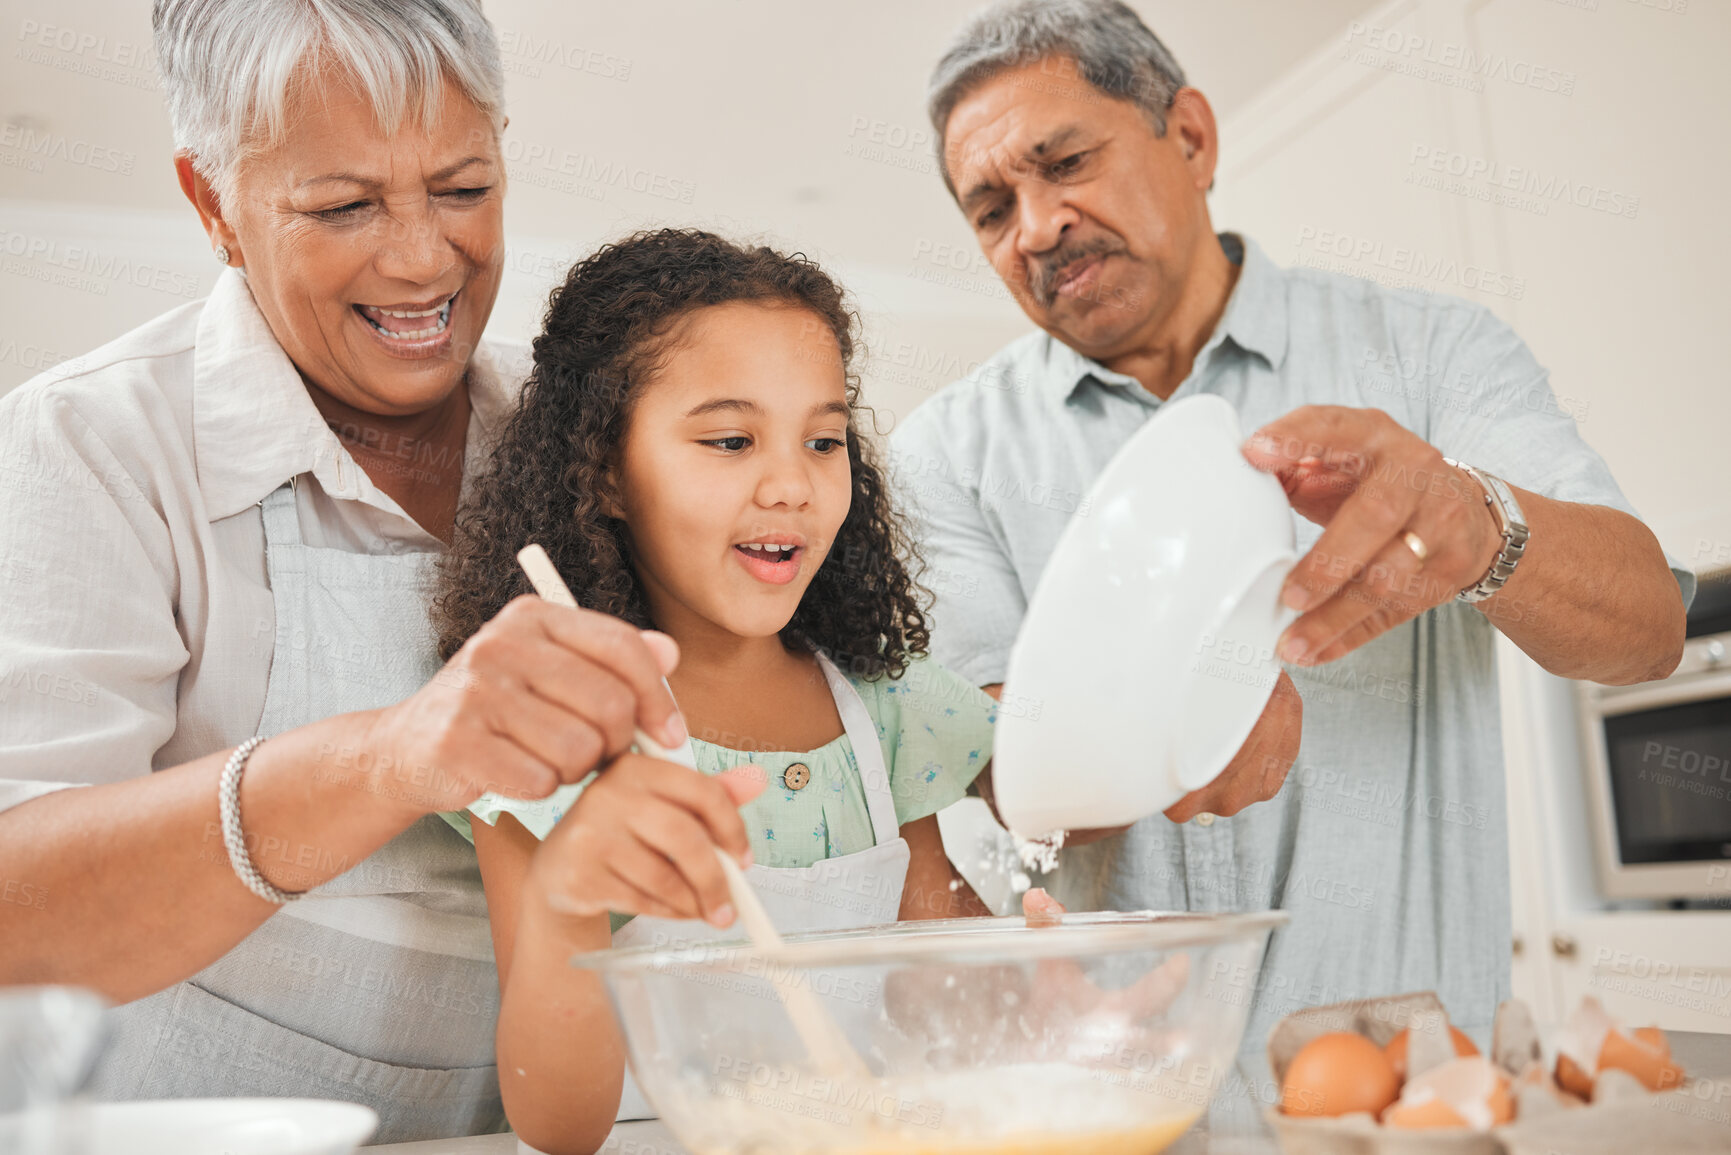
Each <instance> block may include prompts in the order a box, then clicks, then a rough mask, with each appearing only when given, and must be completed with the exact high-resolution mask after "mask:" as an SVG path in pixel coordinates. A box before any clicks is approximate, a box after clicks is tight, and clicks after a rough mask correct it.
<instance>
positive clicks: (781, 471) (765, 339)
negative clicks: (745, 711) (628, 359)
mask: <svg viewBox="0 0 1731 1155" xmlns="http://www.w3.org/2000/svg"><path fill="white" fill-rule="evenodd" d="M846 389H847V380H846V374H845V372H844V371H843V368H842V361H841V351H840V347H839V345H838V344H837V342H836V338H835V334H834V333H832V332H831V331H830V327H829V325H828V324H827V323H825V322H824V320H823V319H822V318H820V317H818V316H817V315H816V314H815V313H812V312H811V311H810V310H808V309H805V308H802V307H799V306H797V305H787V304H776V303H766V302H756V301H735V302H729V303H727V304H724V305H712V306H708V307H706V308H703V309H699V310H698V311H696V312H695V313H692V314H691V315H690V316H688V317H686V318H684V319H682V320H681V321H680V322H679V324H678V326H677V328H676V329H675V332H674V340H673V341H672V343H671V344H670V346H669V347H668V348H667V349H666V350H665V351H664V352H663V353H662V355H661V357H660V358H658V360H657V368H656V369H655V371H654V373H653V375H652V376H651V378H650V380H649V381H648V382H647V383H646V384H645V385H643V386H642V387H641V389H640V392H639V395H638V396H637V397H636V398H635V399H634V400H633V402H632V405H631V410H630V414H629V418H628V421H627V431H626V435H625V438H624V441H623V444H622V446H621V453H620V457H619V464H618V466H617V468H616V471H615V477H616V482H617V504H618V506H619V512H620V514H621V515H622V516H623V518H624V520H625V522H626V525H627V526H628V527H629V529H630V534H631V542H632V549H633V554H634V558H633V560H634V562H635V565H636V570H637V575H638V578H639V580H640V581H641V582H642V583H643V589H644V593H645V596H646V598H647V600H648V604H649V609H650V613H651V615H652V616H653V617H654V619H655V622H656V624H657V625H658V626H659V627H660V628H662V629H664V630H667V631H668V632H670V633H672V634H674V636H676V637H677V636H679V634H681V633H682V632H685V630H687V629H697V630H703V629H705V628H707V627H706V623H707V626H718V627H720V628H721V629H723V630H725V631H726V632H728V633H731V634H734V635H736V636H739V637H767V636H771V635H774V634H776V633H779V632H780V631H781V629H782V628H783V627H785V626H786V625H787V623H788V621H789V620H790V619H791V618H792V617H793V614H794V611H795V610H796V609H797V608H798V607H799V602H800V598H801V597H802V596H803V595H804V594H805V590H806V587H807V586H809V585H810V584H811V579H812V576H813V575H814V574H816V573H817V570H818V567H819V566H821V565H822V564H823V562H824V558H825V557H827V556H828V554H829V549H830V545H831V544H832V543H833V542H834V541H835V536H836V533H837V532H838V531H839V530H840V528H841V525H842V522H843V521H844V520H845V519H846V517H847V513H848V507H849V505H850V503H851V500H852V492H853V481H852V472H851V469H850V467H849V464H848V450H847V429H848V403H847V392H846Z"/></svg>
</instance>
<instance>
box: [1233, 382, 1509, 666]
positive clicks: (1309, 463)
mask: <svg viewBox="0 0 1731 1155" xmlns="http://www.w3.org/2000/svg"><path fill="white" fill-rule="evenodd" d="M1244 456H1245V458H1246V460H1248V461H1249V462H1250V464H1252V465H1254V466H1255V467H1256V468H1258V469H1261V470H1264V471H1265V472H1268V473H1272V474H1274V475H1275V476H1276V477H1277V478H1279V480H1280V483H1281V485H1282V486H1283V487H1285V489H1286V495H1287V497H1288V499H1289V500H1290V501H1291V502H1292V507H1293V508H1294V509H1296V510H1297V511H1298V512H1299V513H1300V514H1302V515H1303V516H1304V517H1306V518H1308V519H1309V520H1310V521H1313V522H1315V523H1316V524H1318V525H1320V526H1323V527H1324V529H1323V534H1322V537H1321V538H1320V539H1319V540H1318V541H1317V543H1316V545H1315V547H1314V548H1312V549H1311V551H1310V552H1309V553H1308V554H1306V555H1305V556H1304V557H1303V558H1301V559H1300V560H1299V563H1298V565H1297V566H1295V567H1294V568H1293V571H1292V574H1291V576H1289V577H1288V578H1287V579H1286V588H1285V589H1284V590H1283V591H1282V594H1281V598H1282V600H1283V601H1284V602H1285V603H1286V605H1287V606H1289V607H1291V608H1292V609H1295V610H1299V611H1301V612H1302V613H1303V616H1302V617H1300V618H1299V619H1298V620H1297V621H1296V622H1294V623H1293V624H1292V626H1291V627H1290V628H1289V629H1288V630H1287V631H1286V634H1285V636H1284V637H1283V638H1282V639H1281V642H1280V656H1281V658H1282V660H1284V661H1288V662H1291V663H1293V664H1294V665H1299V666H1314V665H1319V664H1321V663H1323V662H1332V661H1333V660H1334V659H1336V658H1338V657H1341V656H1342V655H1344V654H1347V653H1349V652H1351V651H1352V650H1355V649H1357V648H1358V647H1359V646H1362V645H1363V644H1364V643H1366V642H1368V641H1370V640H1371V639H1372V638H1374V637H1376V636H1377V635H1378V634H1381V633H1383V632H1385V631H1387V630H1389V629H1392V628H1394V627H1395V626H1398V625H1400V624H1401V623H1402V622H1405V621H1408V620H1410V619H1412V618H1415V617H1417V616H1418V615H1419V614H1421V613H1423V612H1424V611H1425V610H1428V609H1430V608H1431V607H1433V606H1438V605H1441V604H1442V603H1444V602H1446V601H1450V600H1452V599H1453V598H1454V597H1455V595H1456V594H1458V593H1460V591H1461V590H1463V589H1466V588H1467V587H1468V586H1471V585H1473V584H1474V583H1476V582H1477V581H1478V580H1479V579H1480V578H1482V577H1484V576H1485V574H1486V573H1488V572H1489V571H1490V568H1491V563H1492V562H1493V561H1495V560H1496V557H1497V553H1498V551H1499V550H1500V549H1501V548H1502V535H1501V534H1500V533H1499V532H1498V528H1497V522H1496V518H1495V516H1494V515H1493V514H1492V513H1491V511H1490V510H1489V508H1488V507H1487V506H1486V505H1485V493H1484V489H1483V488H1482V487H1481V486H1480V485H1479V483H1478V482H1476V481H1474V480H1473V479H1472V477H1471V476H1470V475H1469V474H1467V473H1464V472H1462V471H1461V470H1459V469H1456V468H1454V467H1453V466H1451V465H1448V464H1446V463H1445V462H1444V461H1443V455H1442V453H1441V452H1440V451H1439V450H1437V448H1436V447H1435V446H1433V445H1431V444H1430V443H1429V442H1427V441H1425V440H1424V439H1423V438H1421V437H1419V436H1418V435H1417V434H1416V433H1413V432H1412V431H1411V430H1409V429H1407V428H1405V427H1403V426H1402V425H1400V424H1399V423H1397V422H1396V421H1395V420H1394V418H1392V417H1390V416H1389V415H1388V414H1386V413H1384V412H1382V411H1381V410H1380V409H1348V408H1344V407H1342V406H1337V405H1306V406H1304V407H1303V408H1300V409H1295V410H1293V411H1292V412H1291V413H1288V414H1287V415H1286V416H1285V417H1282V418H1281V419H1280V420H1278V421H1275V422H1273V423H1271V424H1269V425H1265V426H1263V427H1262V428H1261V429H1260V430H1258V431H1257V432H1256V434H1255V435H1254V436H1252V437H1251V438H1250V440H1249V441H1247V442H1246V443H1245V446H1244Z"/></svg>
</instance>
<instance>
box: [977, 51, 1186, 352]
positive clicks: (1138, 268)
mask: <svg viewBox="0 0 1731 1155" xmlns="http://www.w3.org/2000/svg"><path fill="white" fill-rule="evenodd" d="M1186 96H1187V98H1189V99H1188V100H1187V101H1185V102H1183V104H1184V107H1182V108H1181V107H1179V106H1175V107H1174V109H1173V110H1172V112H1171V114H1169V117H1168V122H1167V132H1166V135H1165V136H1157V135H1155V131H1154V126H1153V125H1152V124H1151V123H1150V122H1149V120H1148V117H1147V115H1146V114H1145V113H1144V112H1143V111H1142V110H1141V109H1139V108H1137V107H1136V106H1135V105H1133V104H1131V103H1130V102H1128V101H1124V100H1117V99H1114V98H1112V97H1109V96H1107V95H1105V94H1104V93H1102V92H1100V91H1099V90H1098V89H1096V88H1094V87H1093V86H1092V85H1090V84H1088V83H1087V82H1086V81H1084V80H1082V79H1080V77H1079V76H1078V74H1077V70H1076V66H1075V64H1074V63H1073V62H1072V61H1070V60H1069V59H1068V58H1064V57H1051V58H1047V59H1045V60H1041V61H1035V62H1034V63H1032V64H1027V65H1022V66H1020V67H1017V68H1013V69H1007V70H1005V71H1004V72H1001V73H999V74H997V75H996V76H994V77H992V78H991V79H990V80H988V81H986V82H985V83H983V84H981V85H980V86H979V87H978V88H976V89H975V90H974V91H972V92H970V93H969V94H968V95H967V96H966V97H964V98H963V99H962V100H961V101H960V102H959V103H958V104H957V105H956V107H955V109H954V110H953V111H952V112H951V113H950V119H949V124H948V125H947V133H946V137H945V145H944V165H945V169H946V171H947V172H948V173H949V175H950V178H951V181H952V182H953V184H954V186H955V189H956V194H957V201H958V203H959V205H960V207H961V210H962V212H963V214H964V215H965V216H966V217H967V219H968V223H969V225H970V226H971V227H972V228H973V230H974V235H975V236H976V237H977V238H978V239H979V242H980V248H981V250H982V251H983V252H984V253H985V254H986V257H987V259H988V260H990V261H991V262H992V267H993V268H995V269H996V270H997V272H998V275H999V276H1000V277H1002V278H1003V280H1004V284H1005V285H1007V286H1008V287H1009V289H1010V291H1011V293H1012V294H1014V296H1015V297H1016V299H1017V301H1018V302H1019V303H1020V304H1021V306H1022V310H1023V311H1024V312H1025V313H1027V315H1028V317H1029V319H1031V320H1032V321H1033V322H1034V323H1035V324H1036V325H1038V326H1040V328H1042V329H1044V330H1046V331H1047V332H1048V333H1051V334H1052V335H1053V336H1055V337H1057V338H1058V339H1059V340H1061V341H1063V342H1064V343H1065V344H1067V345H1070V346H1071V347H1072V348H1075V349H1076V350H1078V351H1080V352H1082V353H1084V354H1086V355H1088V356H1090V357H1093V358H1095V359H1096V360H1100V361H1106V360H1110V359H1111V358H1113V357H1116V356H1119V355H1121V354H1123V353H1126V352H1130V351H1132V350H1134V349H1135V348H1137V347H1138V346H1139V345H1141V344H1142V343H1144V342H1147V341H1149V340H1151V339H1153V337H1154V336H1155V334H1157V333H1158V331H1159V329H1160V326H1161V324H1162V322H1164V321H1165V320H1166V319H1167V317H1168V316H1169V315H1170V314H1171V313H1172V311H1173V310H1174V308H1175V307H1176V305H1177V303H1178V300H1179V298H1180V296H1181V295H1182V292H1183V288H1184V285H1185V282H1186V278H1187V274H1188V272H1189V269H1190V263H1191V261H1192V259H1193V256H1194V254H1195V252H1196V249H1197V242H1198V238H1199V236H1200V235H1202V234H1204V233H1208V234H1209V235H1210V236H1211V226H1210V224H1209V222H1208V216H1207V210H1206V205H1205V202H1204V199H1203V195H1204V193H1205V192H1206V190H1207V188H1208V185H1209V183H1210V182H1211V181H1212V180H1213V162H1214V154H1213V148H1212V145H1213V124H1212V115H1211V114H1209V113H1208V112H1207V104H1206V102H1204V101H1201V100H1200V97H1199V96H1198V95H1197V94H1194V93H1193V92H1190V91H1189V90H1186ZM1192 102H1193V103H1194V104H1199V105H1200V113H1199V114H1197V113H1196V111H1195V109H1194V107H1193V103H1192ZM1198 115H1199V117H1200V119H1201V120H1204V121H1206V126H1205V130H1203V129H1201V127H1200V126H1198V125H1197V124H1195V123H1193V121H1195V120H1196V119H1198Z"/></svg>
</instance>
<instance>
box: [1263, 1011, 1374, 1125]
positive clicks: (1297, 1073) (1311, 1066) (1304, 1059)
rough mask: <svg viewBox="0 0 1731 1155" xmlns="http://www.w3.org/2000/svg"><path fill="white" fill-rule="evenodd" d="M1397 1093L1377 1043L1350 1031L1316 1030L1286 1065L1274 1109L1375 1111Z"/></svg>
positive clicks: (1339, 1112) (1323, 1112) (1322, 1112)
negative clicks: (1312, 1036)
mask: <svg viewBox="0 0 1731 1155" xmlns="http://www.w3.org/2000/svg"><path fill="white" fill-rule="evenodd" d="M1398 1094H1400V1080H1399V1079H1397V1078H1395V1074H1394V1068H1393V1067H1391V1066H1390V1065H1389V1062H1388V1056H1387V1055H1385V1054H1383V1051H1382V1048H1381V1047H1379V1046H1377V1045H1376V1044H1375V1043H1373V1042H1371V1041H1370V1040H1369V1039H1367V1038H1365V1037H1364V1036H1363V1035H1355V1034H1353V1033H1351V1032H1350V1031H1335V1032H1333V1033H1332V1034H1327V1035H1318V1036H1317V1037H1316V1038H1314V1039H1312V1040H1310V1042H1308V1043H1306V1044H1304V1046H1303V1047H1301V1048H1299V1051H1298V1054H1296V1055H1294V1056H1293V1057H1292V1062H1291V1063H1290V1064H1288V1066H1287V1068H1286V1082H1285V1083H1284V1084H1283V1086H1282V1087H1281V1091H1280V1109H1281V1110H1282V1111H1283V1112H1285V1113H1286V1114H1288V1115H1313V1116H1314V1115H1347V1114H1351V1113H1352V1112H1354V1111H1368V1112H1369V1113H1370V1114H1372V1115H1380V1114H1381V1113H1382V1111H1383V1109H1384V1108H1385V1107H1387V1106H1388V1105H1389V1104H1390V1103H1392V1102H1394V1100H1395V1096H1396V1095H1398Z"/></svg>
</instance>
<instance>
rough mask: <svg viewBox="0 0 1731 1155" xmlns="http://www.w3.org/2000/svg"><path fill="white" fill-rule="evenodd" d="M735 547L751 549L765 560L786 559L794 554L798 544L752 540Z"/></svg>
mask: <svg viewBox="0 0 1731 1155" xmlns="http://www.w3.org/2000/svg"><path fill="white" fill-rule="evenodd" d="M733 548H734V549H743V550H749V551H750V552H752V553H754V554H756V555H757V556H758V557H760V558H763V559H764V560H765V561H786V560H787V559H788V558H791V557H792V556H793V551H794V550H796V549H798V548H799V547H798V546H796V545H764V544H763V543H762V542H756V541H754V542H751V543H749V544H747V545H736V546H734V547H733Z"/></svg>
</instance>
